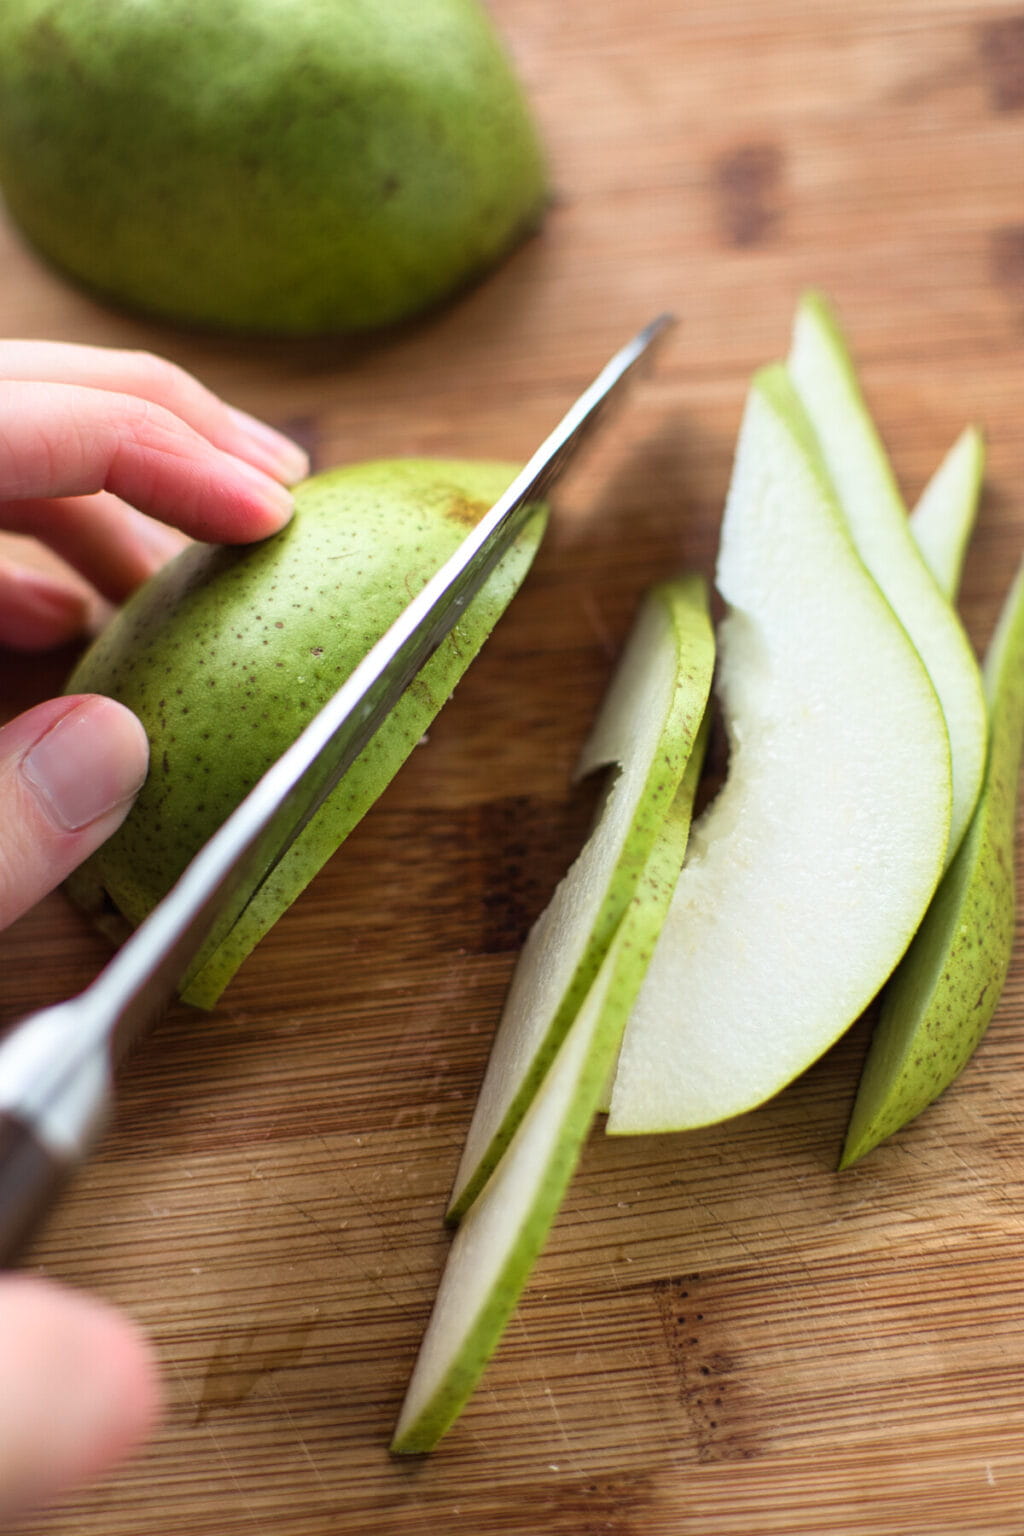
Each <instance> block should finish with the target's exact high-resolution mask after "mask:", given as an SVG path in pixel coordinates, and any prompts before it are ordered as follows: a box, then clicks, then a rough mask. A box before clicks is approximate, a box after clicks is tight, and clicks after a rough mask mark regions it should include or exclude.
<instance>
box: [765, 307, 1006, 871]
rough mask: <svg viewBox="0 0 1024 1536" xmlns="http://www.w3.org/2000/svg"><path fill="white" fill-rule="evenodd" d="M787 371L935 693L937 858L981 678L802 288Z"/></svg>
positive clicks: (823, 324)
mask: <svg viewBox="0 0 1024 1536" xmlns="http://www.w3.org/2000/svg"><path fill="white" fill-rule="evenodd" d="M789 371H790V374H791V376H792V379H793V382H794V384H795V385H796V389H797V393H798V394H799V395H800V397H801V399H802V401H803V404H804V409H805V410H806V411H807V414H808V416H809V417H810V420H811V424H812V426H813V427H814V430H815V433H816V434H817V437H818V440H819V442H820V444H821V451H822V456H823V458H824V460H825V464H826V466H827V468H828V471H829V474H830V476H831V478H832V482H833V484H834V485H835V488H836V492H837V494H838V496H839V501H840V504H841V506H842V509H843V512H844V514H845V516H846V519H847V522H848V523H849V526H850V532H851V534H852V535H853V542H854V544H855V545H856V546H857V549H858V550H859V551H860V555H861V558H862V559H863V561H864V564H865V565H866V566H867V568H868V570H869V571H870V572H871V574H872V575H873V576H874V578H875V580H876V581H877V582H878V585H879V586H880V587H881V589H882V591H883V593H884V594H885V596H886V597H887V598H888V599H889V602H890V603H891V604H892V606H893V608H894V610H895V611H896V614H897V615H898V617H899V619H900V622H901V623H902V624H903V626H904V627H905V629H906V630H907V633H908V634H909V635H910V638H911V639H912V640H913V642H914V644H915V645H916V646H917V649H918V651H919V652H920V653H921V657H922V660H923V661H924V664H925V666H926V667H927V668H928V671H929V673H930V675H931V679H932V682H933V683H934V685H935V691H936V693H937V694H938V695H939V700H940V702H941V704H942V710H943V714H944V715H945V717H946V727H947V730H948V732H949V744H950V753H951V755H952V760H953V815H952V821H951V824H950V832H949V847H948V848H947V850H946V864H947V865H948V864H949V863H951V862H952V859H953V855H954V854H955V853H956V850H957V848H958V847H959V846H960V839H961V838H962V837H963V835H964V833H965V831H966V830H967V824H968V822H969V821H970V819H971V814H972V812H973V810H974V805H975V801H976V800H977V798H978V792H979V790H980V788H981V779H982V774H983V773H984V770H985V741H986V734H987V714H986V710H985V698H984V692H983V690H982V685H981V674H980V671H979V668H978V664H977V662H976V660H975V657H974V652H973V651H972V650H971V645H970V641H969V640H968V638H967V636H966V634H965V633H964V629H963V625H962V624H961V623H960V620H959V619H958V618H957V616H956V613H955V612H954V610H953V608H952V605H951V604H950V602H949V601H948V599H947V598H946V597H945V596H944V594H943V593H942V592H941V591H940V590H939V587H938V586H937V584H936V581H935V578H934V577H933V576H932V574H931V572H930V570H929V569H928V567H927V565H926V563H925V560H924V558H923V557H922V555H921V553H920V551H919V550H918V548H917V545H916V543H915V542H914V539H913V536H912V535H911V532H910V527H909V524H908V520H907V513H906V509H905V507H904V504H903V499H902V497H901V495H900V492H899V489H898V487H897V485H896V481H895V479H894V477H893V473H892V468H891V466H890V464H889V459H888V456H887V454H886V452H885V448H884V446H883V444H882V441H881V439H880V437H879V435H878V433H877V431H876V430H875V426H874V423H873V421H872V420H871V416H870V414H869V412H868V409H867V407H866V405H865V403H864V398H863V396H862V394H861V391H860V386H859V384H858V382H857V376H856V373H855V371H854V367H853V363H852V360H851V358H850V354H849V352H848V350H847V347H846V343H845V341H844V339H843V336H842V334H841V332H840V330H839V327H838V325H837V323H836V321H835V318H834V316H833V315H832V313H831V311H830V310H829V308H828V306H827V304H826V303H825V301H824V299H822V298H821V297H820V295H818V294H809V295H807V296H806V297H805V298H804V299H803V301H802V302H801V304H800V306H799V308H798V310H797V316H796V323H795V325H794V329H793V342H792V347H791V350H790V354H789Z"/></svg>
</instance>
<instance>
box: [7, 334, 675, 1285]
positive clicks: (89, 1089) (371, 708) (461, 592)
mask: <svg viewBox="0 0 1024 1536" xmlns="http://www.w3.org/2000/svg"><path fill="white" fill-rule="evenodd" d="M672 324H673V320H672V317H671V316H670V315H667V314H665V315H660V316H658V318H657V319H655V320H652V321H651V323H650V324H649V325H647V326H645V327H644V329H643V330H642V331H640V332H639V333H638V334H637V335H636V336H634V337H633V338H632V340H631V341H629V342H628V343H627V344H626V345H625V346H624V347H622V348H621V349H620V350H619V351H618V352H616V354H615V355H614V357H612V358H611V360H610V361H609V362H608V363H607V364H606V365H605V367H604V368H602V370H601V372H600V373H599V374H598V375H597V377H596V378H595V379H594V381H593V383H592V384H590V386H589V387H588V388H587V389H586V390H584V392H583V394H582V395H580V397H579V398H578V399H577V400H576V401H575V403H574V404H573V405H572V406H571V407H570V409H569V410H568V412H567V413H566V415H565V416H564V417H563V418H562V420H561V421H560V422H559V424H558V426H557V427H555V429H554V431H553V432H552V433H550V435H549V436H548V437H547V438H546V439H545V441H544V442H543V443H542V445H541V446H540V448H538V450H537V451H536V453H535V454H534V455H533V457H532V458H531V459H530V460H529V462H528V463H527V464H526V466H525V467H524V469H523V470H522V471H521V472H520V473H519V475H517V476H516V478H515V480H513V482H512V484H511V485H510V486H509V488H508V490H507V491H506V492H505V493H504V495H503V496H501V497H500V499H499V500H498V501H497V502H496V503H495V504H494V506H493V507H492V508H491V509H490V510H489V511H488V512H487V513H486V514H485V516H484V517H483V518H481V520H480V521H479V523H477V525H476V527H475V528H474V529H473V530H472V531H471V532H470V533H469V535H468V536H467V538H466V539H465V540H464V541H463V543H462V544H461V545H460V546H459V548H458V549H457V550H456V552H455V554H454V555H453V556H452V557H451V558H450V559H449V560H448V561H447V562H446V563H445V564H444V565H443V566H442V567H441V569H440V570H439V571H438V572H437V573H436V575H435V576H433V577H432V578H431V580H430V581H429V582H428V583H427V584H426V586H424V587H423V589H422V590H421V591H420V593H419V594H418V596H416V597H415V598H414V599H413V601H412V602H411V603H410V604H409V605H408V607H407V608H405V610H404V611H403V612H402V613H401V614H400V615H399V617H398V619H397V620H396V621H395V623H394V624H392V626H391V627H390V628H389V629H388V630H387V631H386V633H385V634H384V635H383V636H382V637H381V638H380V640H378V641H377V643H376V644H375V645H374V646H373V647H372V648H371V650H370V651H369V652H368V653H367V654H366V656H365V657H364V658H363V660H362V661H361V662H360V663H359V665H358V666H357V667H356V668H355V669H354V670H353V671H352V672H351V673H350V675H349V677H348V678H347V679H346V681H345V682H344V683H343V684H342V685H341V687H340V688H339V689H338V691H337V692H336V693H335V694H334V695H333V697H332V698H331V699H329V700H328V702H327V703H326V705H324V707H323V708H322V709H321V710H320V712H319V714H317V715H316V716H315V717H314V718H313V720H312V721H310V723H309V724H308V725H307V726H306V727H305V728H304V729H303V730H302V732H301V733H300V735H299V736H298V737H297V738H296V739H295V741H294V742H293V743H292V744H291V745H290V746H289V747H288V748H287V749H286V750H285V752H284V753H283V754H282V755H281V757H279V758H278V760H277V761H276V763H274V764H273V765H272V766H271V767H270V768H269V769H268V770H267V772H266V773H265V774H264V776H263V777H262V778H261V779H260V780H259V782H258V783H257V784H256V785H255V787H254V788H253V789H252V790H251V791H250V792H249V794H248V795H247V796H246V797H245V799H244V800H242V801H241V803H240V804H239V805H238V806H237V807H236V809H235V810H234V811H233V812H232V813H231V815H230V816H228V818H227V819H226V820H225V821H224V823H223V824H222V825H221V827H220V828H219V829H218V831H217V832H216V833H214V835H213V837H212V838H210V840H209V841H208V842H207V843H206V844H205V845H204V847H203V848H201V849H200V851H199V852H198V853H197V854H196V856H195V858H194V859H193V860H192V862H191V863H190V864H189V865H188V867H187V868H186V869H185V871H184V873H183V874H182V875H181V877H180V878H179V880H178V881H177V883H176V884H175V886H174V887H173V888H172V889H171V890H170V891H169V892H168V894H167V895H166V896H165V897H164V899H163V900H162V901H161V902H160V903H159V905H158V906H156V907H155V908H154V909H153V911H152V912H151V913H150V914H149V916H148V917H147V918H146V919H145V921H144V922H143V923H141V924H140V926H139V927H138V928H137V929H136V931H135V932H134V933H133V934H132V935H131V937H130V938H129V939H128V940H127V941H126V942H125V944H124V945H123V946H122V947H121V949H120V950H118V952H117V953H116V954H115V955H114V957H113V959H112V960H111V961H110V962H109V964H108V965H107V966H106V967H105V968H104V970H103V971H101V972H100V974H99V976H98V977H97V978H96V980H95V981H94V982H93V983H92V984H91V985H90V986H89V987H87V988H86V989H85V991H83V992H81V993H79V994H78V996H77V997H73V998H70V999H68V1000H67V1001H65V1002H62V1003H57V1004H55V1005H54V1006H52V1007H50V1008H45V1009H42V1010H41V1011H40V1012H38V1013H33V1014H30V1015H28V1017H26V1018H24V1019H22V1020H21V1021H20V1022H18V1023H16V1024H15V1025H14V1026H13V1027H12V1028H11V1030H10V1031H9V1032H8V1033H7V1034H6V1036H5V1037H4V1038H3V1040H2V1041H0V1264H9V1263H10V1262H11V1261H12V1259H13V1258H14V1257H15V1256H16V1254H17V1252H18V1250H19V1249H20V1248H21V1246H22V1245H23V1244H24V1242H25V1241H26V1239H27V1238H28V1236H29V1235H30V1234H31V1232H32V1231H33V1230H34V1229H35V1227H36V1225H37V1223H38V1221H39V1220H40V1219H41V1217H42V1216H43V1215H44V1214H45V1213H46V1211H47V1210H48V1209H49V1208H50V1206H51V1205H52V1204H53V1202H54V1200H55V1199H56V1198H57V1197H58V1196H59V1193H60V1191H61V1189H62V1188H63V1186H64V1184H65V1183H66V1181H67V1179H68V1177H69V1175H70V1174H71V1172H73V1170H74V1169H75V1168H76V1167H77V1166H78V1165H79V1164H80V1163H81V1162H82V1161H83V1159H84V1158H85V1157H86V1156H87V1155H88V1153H89V1151H90V1149H91V1147H92V1146H93V1145H94V1143H95V1142H96V1140H97V1139H98V1137H99V1135H100V1132H101V1130H102V1126H103V1124H104V1121H105V1119H106V1116H107V1112H108V1110H109V1108H110V1106H111V1104H112V1102H113V1094H114V1085H113V1079H114V1068H115V1066H116V1063H117V1060H118V1058H119V1056H120V1055H121V1054H123V1052H124V1050H126V1049H127V1048H128V1047H129V1046H130V1045H131V1044H132V1043H134V1041H135V1040H137V1039H138V1038H139V1037H140V1036H141V1034H142V1033H143V1032H144V1031H145V1029H146V1028H148V1027H149V1025H150V1024H151V1023H152V1022H153V1021H154V1020H155V1019H156V1018H157V1017H158V1016H159V1014H160V1013H161V1012H162V1011H163V1009H164V1008H165V1007H166V1006H167V1004H168V1003H169V1002H170V1000H171V998H172V997H173V995H174V992H175V990H176V988H177V986H178V985H179V983H180V982H181V980H182V978H183V977H184V976H185V974H186V973H187V971H188V970H189V969H190V967H191V965H192V964H193V963H194V962H195V961H196V959H197V957H198V956H199V955H200V954H201V953H203V952H204V951H205V952H209V951H210V950H211V949H212V947H213V946H214V945H215V944H216V943H217V942H219V940H220V938H221V937H222V936H223V935H224V933H226V932H227V931H228V929H229V928H230V927H231V925H232V923H234V922H235V921H236V920H237V918H238V915H239V913H240V911H241V910H242V908H243V907H244V905H245V903H246V902H247V901H248V900H250V899H251V898H252V895H253V893H254V891H255V890H256V889H257V888H258V887H259V885H260V884H261V883H262V881H263V880H265V879H266V878H267V876H268V875H269V874H270V873H271V872H272V870H273V869H274V868H275V867H276V865H277V863H278V862H279V861H280V859H281V858H282V857H283V856H284V854H285V853H286V852H287V850H288V848H289V847H290V846H291V844H292V843H293V842H294V840H295V838H296V837H297V836H298V835H299V833H300V832H301V831H302V829H303V828H304V827H305V826H306V824H307V823H308V822H309V820H310V819H311V818H312V817H313V816H314V815H315V814H316V812H317V810H318V809H319V807H320V806H321V805H322V804H323V802H324V800H325V799H326V798H327V796H328V795H329V794H330V793H331V791H332V790H333V789H334V788H335V786H336V785H337V784H338V782H339V781H340V779H341V778H342V776H343V775H344V773H345V772H346V770H347V769H348V768H349V767H351V765H352V764H353V762H354V761H355V760H356V758H357V757H358V756H359V754H360V753H361V752H362V750H363V749H364V747H365V746H366V745H367V744H368V742H369V741H370V740H371V738H372V736H373V735H374V732H375V731H376V730H377V728H378V726H379V725H380V724H381V722H382V721H383V719H384V718H385V716H386V715H387V714H388V713H389V711H390V710H391V709H392V708H393V707H394V706H395V704H396V703H397V702H398V700H399V699H400V698H401V696H402V694H403V693H404V692H405V690H406V688H407V687H408V686H409V684H410V683H411V682H412V680H413V678H414V677H415V676H416V675H417V673H418V672H419V671H420V670H421V668H422V667H423V665H424V664H425V662H426V661H427V660H429V658H430V656H431V655H432V654H433V653H434V651H435V650H436V649H437V647H438V646H439V645H440V644H441V642H442V640H443V639H444V638H445V636H446V635H447V634H448V633H449V632H450V631H451V630H452V629H453V628H454V626H455V625H456V624H457V623H458V621H459V618H460V616H461V614H462V613H463V611H464V610H465V608H466V606H467V605H468V604H469V602H470V601H471V600H472V599H473V597H474V596H475V595H476V593H477V592H478V591H479V590H480V588H481V587H482V586H483V584H484V582H485V581H486V580H487V578H488V576H489V575H490V574H491V572H492V571H493V570H494V567H495V566H496V565H497V563H498V561H499V560H500V559H501V557H502V555H503V554H504V553H505V552H506V550H507V549H508V548H509V547H510V546H511V545H512V544H513V543H514V541H515V539H516V538H517V537H518V535H519V533H520V532H521V531H522V529H523V528H524V527H525V525H526V523H527V522H528V521H529V519H530V517H531V516H533V515H535V514H536V510H537V502H538V501H539V500H540V499H541V498H542V497H543V496H544V494H545V493H546V492H547V490H549V488H550V487H551V485H552V484H553V483H554V481H555V480H556V479H557V478H558V476H559V475H560V474H561V473H562V471H563V470H564V468H565V467H566V465H567V464H568V462H569V460H570V458H571V457H572V456H573V455H574V454H575V453H576V450H577V449H578V447H579V446H580V444H581V443H582V442H583V441H584V440H585V439H586V438H587V437H588V436H589V434H590V432H591V431H592V430H593V428H594V427H595V426H596V424H597V422H598V421H599V420H600V419H601V417H602V416H603V415H604V412H605V409H606V407H607V405H608V403H609V402H610V401H611V400H612V398H613V397H614V396H615V395H616V394H617V393H618V392H619V390H620V386H621V385H622V384H623V382H624V381H625V380H626V378H627V377H628V376H629V375H630V374H632V372H633V371H634V369H635V367H636V365H637V364H638V363H639V362H640V360H641V359H642V358H644V357H645V356H648V355H649V354H650V352H651V349H652V347H653V345H654V343H655V342H656V341H657V340H659V338H661V337H662V336H663V335H664V334H665V333H666V331H667V330H668V329H669V328H670V327H671V325H672Z"/></svg>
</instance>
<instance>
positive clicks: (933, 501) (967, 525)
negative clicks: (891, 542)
mask: <svg viewBox="0 0 1024 1536" xmlns="http://www.w3.org/2000/svg"><path fill="white" fill-rule="evenodd" d="M984 468H985V443H984V439H983V438H982V436H981V433H980V432H979V431H978V429H977V428H976V427H965V428H964V430H963V431H962V432H961V434H960V436H959V437H958V438H957V440H956V442H955V443H954V444H953V446H952V448H951V449H950V450H949V452H948V453H947V454H946V457H945V458H944V459H943V461H942V463H941V464H940V465H939V467H938V469H937V470H936V471H935V473H934V475H933V476H932V478H931V479H930V480H929V482H928V484H927V485H926V486H925V488H924V490H923V491H922V492H921V495H920V497H919V498H918V501H917V505H916V506H915V507H914V509H913V511H912V512H911V514H910V531H911V533H912V534H913V536H914V542H915V544H916V545H917V547H918V549H919V550H920V551H921V554H922V556H923V558H924V562H925V564H926V565H927V567H928V569H929V570H930V571H931V573H932V575H933V577H934V578H935V581H936V582H937V584H938V587H939V589H940V591H942V592H944V593H945V595H946V597H947V598H948V599H949V600H950V602H954V601H955V600H956V595H957V592H958V590H959V588H960V574H961V571H962V569H963V563H964V557H965V555H966V553H967V546H968V544H969V543H970V539H971V533H972V532H973V529H974V523H975V519H976V517H977V515H978V501H979V499H980V496H981V483H982V476H983V474H984Z"/></svg>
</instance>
